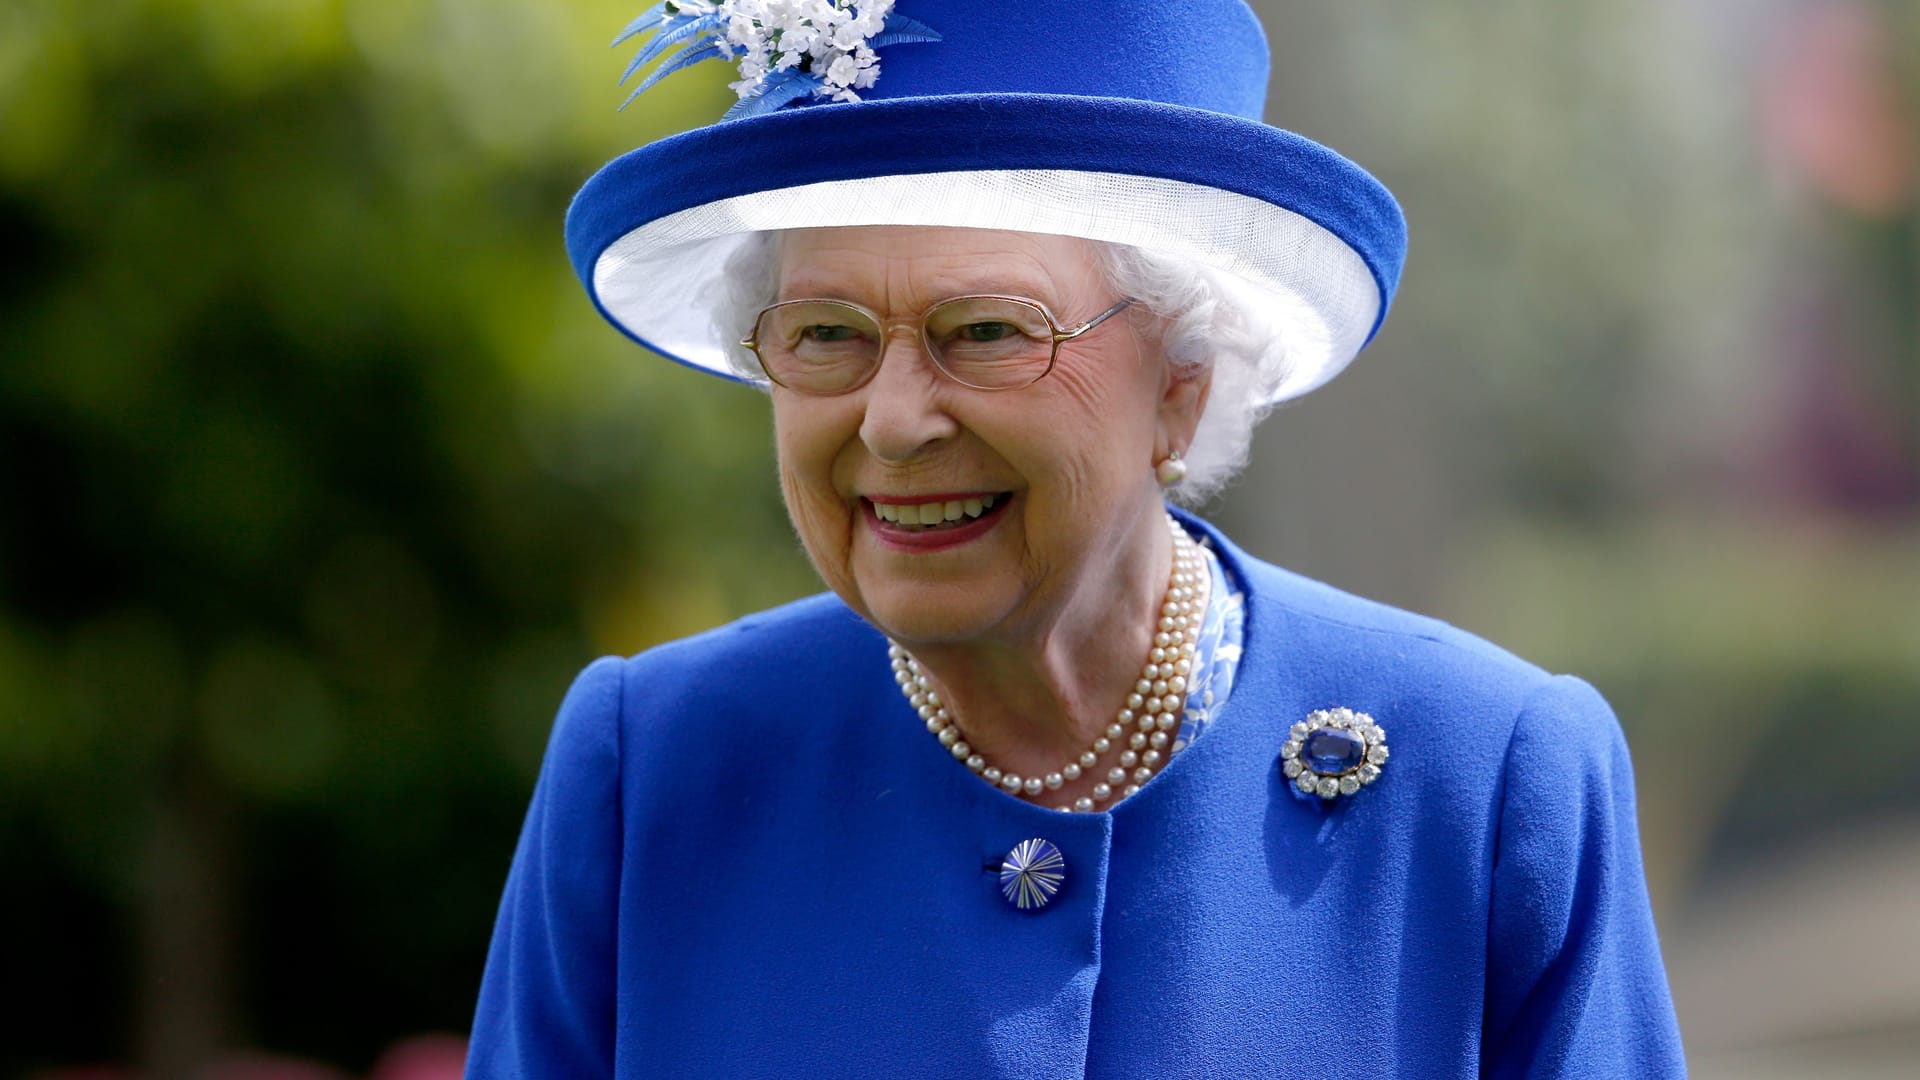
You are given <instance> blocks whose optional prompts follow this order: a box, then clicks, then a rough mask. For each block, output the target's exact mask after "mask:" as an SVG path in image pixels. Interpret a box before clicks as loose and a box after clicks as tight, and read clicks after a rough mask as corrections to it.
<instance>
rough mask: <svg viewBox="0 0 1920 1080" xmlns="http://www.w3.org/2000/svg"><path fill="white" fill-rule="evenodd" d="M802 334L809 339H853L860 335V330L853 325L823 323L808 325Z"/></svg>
mask: <svg viewBox="0 0 1920 1080" xmlns="http://www.w3.org/2000/svg"><path fill="white" fill-rule="evenodd" d="M800 336H801V338H803V339H804V340H807V341H820V342H827V341H852V340H853V339H854V338H857V337H859V336H860V331H858V330H855V329H854V328H853V327H851V326H833V325H828V324H824V323H823V324H820V325H816V326H809V327H807V328H806V329H805V330H802V331H801V332H800Z"/></svg>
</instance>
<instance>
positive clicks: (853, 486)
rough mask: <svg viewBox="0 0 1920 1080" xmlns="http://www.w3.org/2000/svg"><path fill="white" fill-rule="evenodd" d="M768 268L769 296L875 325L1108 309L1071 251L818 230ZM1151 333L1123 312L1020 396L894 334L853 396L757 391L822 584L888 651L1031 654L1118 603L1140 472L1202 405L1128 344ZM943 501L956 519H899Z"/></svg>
mask: <svg viewBox="0 0 1920 1080" xmlns="http://www.w3.org/2000/svg"><path fill="white" fill-rule="evenodd" d="M778 259H779V276H778V280H779V299H782V300H793V299H802V298H832V299H840V300H848V301H852V302H853V303H856V304H859V305H861V306H863V307H866V308H868V309H870V310H872V311H873V312H875V313H877V314H879V315H880V316H881V317H882V318H886V319H903V320H914V319H917V318H918V316H920V315H921V314H922V313H923V312H925V311H926V309H927V308H928V307H929V306H931V305H933V304H935V303H937V302H939V301H941V300H945V299H949V298H951V297H955V296H962V295H967V294H974V293H994V294H1001V295H1009V296H1019V297H1027V298H1031V299H1034V300H1038V301H1040V302H1041V303H1042V304H1044V305H1045V306H1046V308H1047V310H1049V311H1051V312H1052V313H1053V315H1054V317H1055V318H1056V319H1057V320H1059V322H1060V323H1061V325H1062V326H1069V327H1070V326H1077V325H1079V324H1080V323H1082V322H1085V321H1087V320H1089V319H1092V318H1093V317H1094V316H1096V315H1098V314H1099V313H1100V312H1102V311H1105V310H1106V309H1107V308H1109V307H1111V306H1112V305H1113V304H1114V303H1115V302H1116V301H1118V300H1119V299H1120V297H1119V296H1117V295H1115V294H1114V292H1113V289H1112V287H1111V286H1110V285H1108V284H1107V282H1106V280H1105V277H1104V275H1103V274H1102V273H1101V272H1100V270H1099V268H1098V266H1097V264H1096V263H1095V260H1094V252H1093V249H1092V247H1091V245H1090V244H1088V243H1087V242H1086V241H1082V240H1077V239H1073V238H1068V237H1057V236H1042V235H1035V234H1031V233H1014V232H991V231H986V230H973V229H929V228H905V227H863V228H842V229H816V230H806V231H798V232H792V233H789V234H787V235H786V236H785V237H784V238H783V240H782V243H781V244H780V246H779V256H778ZM914 325H916V326H917V323H915V324H914ZM1149 325H1150V323H1149V317H1148V316H1146V315H1145V314H1144V313H1141V312H1138V310H1137V309H1129V310H1128V311H1125V312H1123V313H1122V314H1121V315H1119V316H1117V317H1115V318H1112V319H1110V320H1108V321H1106V322H1104V323H1102V324H1100V325H1099V326H1097V327H1094V328H1093V329H1092V330H1089V331H1088V332H1087V333H1085V334H1084V335H1082V336H1081V337H1079V338H1077V339H1075V340H1073V341H1071V342H1068V343H1066V344H1065V345H1063V346H1062V347H1061V349H1060V355H1059V360H1058V362H1057V363H1056V364H1055V365H1054V368H1053V370H1052V371H1051V372H1050V373H1049V374H1048V375H1047V376H1046V377H1045V378H1043V379H1041V380H1040V381H1038V382H1036V383H1034V384H1033V385H1031V386H1028V387H1025V388H1022V389H1018V390H1002V391H982V390H974V389H970V388H968V387H965V386H962V385H960V384H959V383H956V382H954V381H953V380H951V379H949V378H947V377H946V376H945V375H944V374H942V373H941V372H940V370H939V369H938V368H936V367H935V366H934V364H933V361H932V360H931V359H930V358H929V357H928V356H927V354H926V350H925V347H924V346H923V345H922V343H921V341H920V339H919V337H918V336H917V335H915V334H909V333H906V332H903V331H901V330H899V329H896V330H895V331H894V332H893V333H892V334H891V335H890V336H889V337H888V338H887V341H886V346H885V351H884V354H883V356H882V362H881V364H880V368H879V371H878V372H877V373H876V374H875V375H874V376H873V378H872V380H871V381H870V382H868V383H867V384H866V385H865V386H862V387H861V388H860V389H858V390H855V391H853V392H851V393H847V394H842V395H839V396H835V397H817V396H808V395H804V394H799V393H796V392H794V391H791V390H787V389H785V388H784V387H780V386H775V387H773V389H772V394H773V415H774V427H775V432H776V442H777V446H778V451H779V459H780V482H781V489H782V491H783V493H784V494H785V496H786V501H787V509H788V512H789V513H790V514H791V515H792V517H793V523H794V526H795V528H796V529H798V530H799V534H800V539H801V541H802V543H803V544H805V546H806V549H807V553H808V555H809V556H810V557H811V558H812V560H813V563H814V565H815V566H816V567H817V568H818V569H819V571H820V574H821V576H822V577H823V578H824V579H825V580H826V582H827V584H828V586H829V587H831V588H832V589H833V590H834V592H836V593H838V594H839V595H840V597H841V598H842V599H844V600H845V601H846V602H847V603H848V605H849V606H851V607H852V608H853V609H854V610H855V611H858V612H859V613H860V614H861V615H863V616H864V617H866V618H867V619H868V620H869V621H871V622H873V623H874V624H875V625H877V626H879V627H880V628H881V629H883V630H884V631H886V632H887V633H888V634H890V635H891V636H893V637H894V638H895V639H897V640H900V641H901V642H902V643H905V644H912V643H915V642H923V643H924V642H963V641H976V640H983V639H1004V640H1009V641H1015V640H1021V639H1030V638H1031V637H1032V636H1033V635H1035V634H1039V635H1045V634H1046V633H1048V631H1049V630H1050V628H1051V627H1053V626H1054V625H1056V624H1058V623H1059V622H1060V620H1061V618H1062V616H1063V615H1064V614H1066V613H1067V612H1069V611H1071V610H1080V611H1095V612H1097V611H1098V610H1100V609H1101V607H1102V605H1103V604H1105V603H1107V602H1109V599H1108V598H1111V597H1112V596H1113V595H1115V594H1116V593H1121V592H1124V591H1125V585H1126V583H1125V582H1116V578H1117V576H1118V575H1119V574H1121V573H1123V572H1125V568H1126V567H1128V566H1136V565H1138V564H1139V562H1140V560H1141V558H1142V550H1143V549H1142V545H1143V544H1145V543H1150V542H1151V541H1150V540H1148V539H1147V538H1148V537H1151V535H1152V533H1151V531H1150V530H1152V529H1157V528H1160V527H1161V525H1160V521H1161V518H1160V510H1159V507H1160V496H1159V492H1158V488H1157V486H1156V485H1155V483H1154V481H1153V463H1154V461H1156V460H1157V459H1158V458H1159V457H1161V456H1164V454H1165V453H1166V451H1167V449H1168V448H1169V447H1170V446H1180V447H1184V446H1186V445H1187V444H1188V442H1189V441H1190V440H1191V435H1192V431H1193V425H1194V422H1195V420H1197V418H1198V415H1199V408H1200V405H1201V404H1202V403H1203V402H1204V379H1201V380H1184V381H1175V380H1173V379H1172V378H1171V376H1170V374H1169V372H1168V370H1167V365H1166V364H1165V363H1164V362H1163V360H1162V358H1161V357H1160V355H1159V354H1158V351H1157V349H1155V348H1153V347H1152V346H1151V345H1150V344H1149V343H1148V341H1147V340H1145V338H1144V337H1143V335H1142V334H1141V333H1140V332H1139V330H1140V329H1141V328H1143V327H1148V326H1149ZM955 503H957V504H959V505H958V507H957V508H956V509H958V510H959V512H960V513H959V518H958V520H957V521H947V522H944V523H943V524H939V525H933V526H929V525H925V524H906V523H905V521H903V520H901V519H907V520H914V521H917V520H919V519H920V518H922V517H924V516H925V515H924V514H922V513H920V510H921V508H922V507H930V506H933V505H934V504H942V505H943V506H945V507H951V506H952V504H955ZM988 504H991V505H990V508H989V505H988ZM975 511H978V515H977V516H975Z"/></svg>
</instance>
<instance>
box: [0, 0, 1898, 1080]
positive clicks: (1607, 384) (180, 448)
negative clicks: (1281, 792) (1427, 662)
mask: <svg viewBox="0 0 1920 1080" xmlns="http://www.w3.org/2000/svg"><path fill="white" fill-rule="evenodd" d="M643 6H645V4H644V2H643V0H569V2H565V3H561V2H556V0H0V925H5V926H6V927H7V928H8V933H7V936H6V938H7V939H6V941H5V943H4V945H0V998H3V999H4V1000H5V1001H7V1002H8V1005H7V1007H6V1008H5V1010H4V1012H0V1076H22V1077H34V1078H38V1080H54V1078H58V1080H82V1078H86V1080H132V1078H136V1077H139V1078H171V1077H214V1078H219V1080H247V1078H256V1080H264V1078H286V1080H329V1078H332V1080H339V1078H343V1077H374V1078H376V1080H431V1078H434V1077H445V1076H451V1075H455V1074H456V1073H457V1069H458V1064H459V1061H460V1056H461V1053H462V1048H463V1037H464V1033H465V1029H466V1024H467V1021H468V1018H469V1014H470V1010H471V1007H472V1002H473V998H474V995H475V991H476V988H477V986H478V981H479V976H480V970H481V965H482V962H483V960H484V953H485V947H486V943H487V937H488V933H489V930H490V926H491V921H492V917H493V911H494V905H495V902H496V900H497V896H498V890H499V888H500V885H501V883H502V881H503V879H504V876H505V873H506V868H507V861H508V858H509V856H510V854H511V851H512V848H513V843H514V838H515V835H516V832H517V829H518V825H519V819H520V815H521V813H522V810H523V809H524V806H525V802H526V798H527V796H528V793H529V791H530V789H531V785H532V780H533V777H534V774H535V770H536V769H537V767H538V764H539V757H540V752H541V749H542V747H543V744H544V740H545V737H546V731H547V727H548V725H549V724H550V722H551V719H552V715H553V710H554V708H555V707H556V705H557V704H558V702H559V699H560V695H561V693H562V691H563V690H564V689H565V687H566V685H567V684H568V682H569V681H570V679H571V678H572V676H573V674H574V673H575V671H576V670H577V669H578V668H580V667H581V666H582V665H583V664H585V663H586V662H587V661H588V660H590V659H591V658H593V657H594V656H597V655H599V654H602V653H630V652H633V651H636V650H639V649H643V648H645V647H647V646H649V645H650V644H653V643H655V642H658V641H662V640H665V639H668V638H673V637H677V636H680V635H682V634H685V633H688V632H691V631H694V630H698V629H702V628H704V627H707V626H710V625H712V624H715V623H718V622H721V621H724V620H726V619H728V618H731V617H733V616H736V615H738V614H740V613H743V612H746V611H749V610H753V609H757V608H761V607H765V606H768V605H770V604H774V603H777V602H780V601H783V600H786V599H788V598H791V597H794V596H798V595H801V594H804V593H807V592H811V591H814V590H815V589H816V588H817V585H816V584H815V580H814V577H813V575H812V572H811V570H810V569H809V568H808V566H807V565H806V562H805V560H804V558H803V557H802V556H801V554H800V552H799V550H798V548H797V546H796V543H795V541H794V539H793V537H792V535H791V532H790V530H789V528H788V526H787V524H786V520H785V516H784V513H783V511H782V509H781V506H780V502H779V496H778V492H777V490H776V488H775V485H774V483H773V474H772V469H771V450H770V437H769V434H768V428H767V416H766V405H765V401H764V399H763V398H762V397H761V396H759V395H757V394H755V393H753V392H752V391H749V390H742V389H736V388H731V387H728V386H726V385H723V384H721V383H718V382H716V381H713V380H710V379H708V378H706V377H703V376H699V375H695V374H692V373H690V372H687V371H684V370H682V369H680V368H678V367H677V366H674V365H671V364H666V363H662V362H660V361H658V360H657V359H653V358H650V357H647V356H645V355H643V354H641V353H640V352H638V351H637V350H635V349H634V348H633V347H632V346H630V345H629V344H627V343H626V341H625V339H623V338H621V337H620V336H619V335H618V334H617V333H615V332H614V331H613V330H611V329H610V328H608V327H606V326H605V325H604V324H602V323H601V321H600V320H599V318H598V317H597V316H596V315H595V314H594V312H593V311H592V309H591V307H590V306H589V305H588V303H587V301H586V300H585V298H584V295H583V293H582V292H581V290H580V288H579V286H578V285H577V284H576V282H575V281H574V279H573V277H572V275H571V272H570V271H569V269H568V267H567V264H566V260H565V256H564V253H563V251H562V248H561V243H560V224H561V217H562V214H563V212H564V209H565V206H566V203H567V200H568V198H569V197H570V196H571V194H572V192H573V191H574V190H575V188H576V187H577V186H578V185H579V184H580V183H581V181H583V180H584V179H585V178H586V176H587V175H588V174H589V173H590V172H591V171H592V170H593V169H594V168H595V167H596V166H597V165H599V164H600V163H601V162H603V161H604V160H606V159H608V158H610V157H612V156H613V155H615V154H617V153H619V152H621V151H622V150H625V149H627V148H630V147H633V146H636V145H639V144H641V143H644V142H647V141H649V140H651V139H654V138H656V137H658V136H660V135H662V134H665V133H667V132H670V131H673V130H677V129H680V128H684V127H688V126H692V125H695V124H699V123H704V122H706V121H708V120H709V119H711V118H713V117H715V116H717V115H718V113H719V112H720V111H721V110H722V109H723V108H724V107H725V105H726V103H727V102H728V100H730V95H729V94H728V92H727V91H726V89H725V86H724V84H725V82H726V80H727V77H728V73H727V72H726V71H725V70H724V69H723V68H722V67H720V66H719V65H702V66H701V67H700V68H695V69H691V70H689V71H687V72H685V73H682V74H679V75H676V76H674V77H673V78H671V79H669V80H667V81H666V82H664V83H663V84H661V86H660V87H659V88H657V89H656V90H654V91H651V92H649V94H648V95H647V97H646V98H645V99H643V100H642V102H641V103H639V104H638V105H636V106H635V107H634V108H632V109H629V110H628V111H626V112H624V113H616V112H615V111H614V108H613V106H614V105H615V103H616V102H617V101H618V100H619V97H620V96H621V94H620V92H619V91H617V90H616V88H615V86H614V78H615V76H616V75H617V74H618V72H619V70H620V68H621V67H622V66H623V65H624V62H625V60H626V57H627V52H626V50H620V51H618V52H615V51H610V50H608V48H607V47H606V43H607V41H608V40H609V39H610V38H611V37H612V35H613V33H614V32H615V31H616V30H617V29H618V28H619V27H620V26H621V25H623V24H624V23H625V22H626V20H627V19H628V18H630V17H631V16H632V15H633V14H635V13H636V12H637V10H638V9H639V8H640V7H643ZM1254 6H1255V7H1256V8H1258V9H1260V11H1261V14H1262V17H1263V19H1264V21H1265V23H1266V26H1267V30H1268V36H1269V39H1270V41H1271V43H1272V46H1273V52H1274V66H1273V70H1274V77H1273V85H1272V90H1271V94H1270V98H1269V106H1268V119H1269V120H1270V121H1272V122H1274V123H1277V124H1280V125H1282V126H1285V127H1289V128H1292V129H1295V130H1298V131H1300V132H1302V133H1304V134H1306V135H1308V136H1311V137H1314V138H1317V139H1320V140H1322V141H1325V142H1328V143H1330V144H1332V145H1334V146H1336V147H1338V148H1339V149H1341V150H1342V151H1344V152H1345V153H1347V154H1348V155H1349V156H1351V157H1353V158H1355V159H1356V160H1358V161H1359V162H1360V163H1362V164H1363V165H1365V166H1366V167H1367V168H1369V169H1370V170H1371V171H1373V172H1374V173H1375V174H1376V175H1378V176H1380V177H1381V178H1382V179H1383V180H1384V181H1385V182H1386V183H1387V184H1388V186H1389V187H1391V188H1392V189H1393V190H1394V191H1395V192H1396V193H1397V194H1398V196H1399V197H1400V199H1401V200H1402V201H1403V203H1404V205H1405V207H1406V210H1407V215H1408V218H1409V220H1410V222H1411V228H1412V249H1411V251H1412V254H1411V260H1410V262H1409V264H1408V267H1407V275H1406V278H1405V281H1404V285H1403V289H1402V292H1401V294H1400V297H1399V299H1398V301H1397V303H1396V306H1395V311H1394V315H1393V318H1392V319H1391V321H1389V323H1388V324H1387V326H1386V329H1385V331H1384V332H1383V334H1382V335H1381V337H1380V338H1379V339H1378V341H1377V342H1376V343H1375V344H1374V345H1373V346H1372V348H1371V349H1369V351H1368V352H1367V354H1366V355H1365V356H1363V357H1362V359H1361V361H1360V362H1359V363H1358V364H1357V365H1356V366H1355V367H1354V368H1353V369H1352V370H1351V371H1350V372H1349V373H1348V374H1347V375H1345V376H1343V377H1342V378H1341V379H1339V380H1338V381H1336V382H1335V383H1334V384H1332V385H1331V386H1330V387H1329V388H1327V389H1326V390H1323V391H1321V392H1319V393H1317V394H1314V395H1312V396H1311V397H1310V398H1308V399H1307V400H1305V401H1304V402H1301V403H1298V404H1296V405H1293V406H1291V407H1289V408H1287V409H1285V410H1283V411H1282V412H1280V413H1278V414H1277V415H1275V416H1274V417H1273V418H1272V419H1270V420H1269V421H1268V422H1267V424H1266V425H1265V427H1264V428H1263V429H1262V432H1261V435H1260V438H1259V441H1258V444H1257V446H1256V451H1255V461H1254V464H1253V466H1252V467H1251V468H1250V469H1249V470H1248V472H1247V474H1246V476H1245V477H1244V478H1243V479H1242V480H1241V481H1240V482H1239V483H1238V484H1237V485H1236V486H1235V487H1234V488H1232V489H1231V490H1230V491H1229V492H1228V493H1227V495H1225V496H1224V497H1223V498H1221V499H1220V500H1219V501H1218V502H1217V503H1216V504H1215V506H1214V507H1212V508H1211V514H1212V516H1213V517H1214V518H1215V519H1216V520H1217V521H1219V522H1220V523H1221V524H1222V525H1224V526H1225V527H1226V528H1227V530H1228V531H1229V532H1230V533H1231V534H1233V535H1234V536H1235V537H1236V539H1237V540H1239V542H1241V543H1242V544H1243V545H1245V546H1246V547H1247V548H1249V549H1250V550H1252V551H1253V552H1255V553H1256V554H1259V555H1261V556H1264V557H1266V558H1268V559H1271V560H1273V561H1275V562H1279V563H1282V564H1285V565H1288V566H1291V567H1294V568H1296V569H1299V570H1301V571H1304V572H1306V573H1308V574H1311V575H1313V576H1316V577H1320V578H1323V579H1325V580H1328V581H1330V582H1333V583H1334V584H1336V585H1339V586H1341V587H1343V588H1346V589H1349V590H1352V591H1356V592H1360V593H1363V594H1367V595H1371V596H1374V597H1377V598H1380V599H1383V600H1386V601H1389V602H1392V603H1395V604H1399V605H1402V606H1406V607H1412V608H1416V609H1420V610H1424V611H1427V612H1430V613H1433V614H1436V615H1439V616H1441V617H1443V618H1446V619H1448V620H1449V621H1452V622H1454V623H1456V624H1458V625H1461V626H1463V627H1465V628H1467V629H1469V630H1472V631H1474V632H1477V633H1480V634H1482V635H1485V636H1488V637H1491V638H1493V639H1494V640H1496V641H1499V642H1501V643H1503V644H1505V645H1507V646H1509V647H1511V648H1513V649H1515V650H1516V651H1518V652H1520V653H1522V654H1523V655H1527V656H1529V657H1530V658H1532V659H1535V660H1537V661H1540V662H1541V663H1543V664H1545V665H1547V666H1549V667H1552V668H1555V669H1558V670H1570V671H1576V672H1579V673H1581V674H1584V675H1586V676H1587V677H1589V678H1590V679H1592V680H1593V681H1594V682H1595V683H1596V684H1597V685H1598V686H1599V687H1600V688H1601V689H1602V690H1603V691H1604V692H1605V693H1606V694H1607V695H1608V696H1609V697H1610V699H1611V700H1612V701H1613V703H1614V705H1615V707H1616V709H1617V710H1618V712H1619V713H1620V716H1621V719H1622V721H1623V723H1624V725H1625V726H1626V728H1627V732H1628V737H1629V739H1630V741H1631V743H1632V745H1633V748H1634V752H1635V758H1636V763H1637V768H1638V782H1639V788H1640V808H1641V823H1642V829H1643V833H1644V841H1645V845H1646V849H1647V858H1648V876H1649V879H1650V882H1651V885H1652V887H1653V890H1654V896H1655V902H1656V906H1657V909H1658V915H1659V918H1660V922H1661V926H1662V931H1663V942H1664V947H1665V950H1666V954H1667V958H1668V962H1669V965H1670V969H1671V977H1672V981H1673V987H1674V992H1675V996H1676V999H1677V1002H1678V1006H1679V1009H1680V1019H1681V1024H1682V1028H1683V1030H1684V1032H1685V1034H1686V1037H1687V1041H1688V1045H1689V1051H1690V1055H1691V1058H1692V1063H1693V1069H1694V1073H1695V1075H1696V1076H1699V1077H1704V1078H1709V1080H1711V1078H1719V1077H1743V1078H1760V1080H1767V1078H1775V1077H1780V1078H1785V1077H1810V1076H1819V1077H1822V1078H1823V1080H1849V1078H1856V1077H1858V1078H1866V1077H1894V1076H1899V1077H1909V1076H1913V1075H1916V1072H1917V1071H1920V783H1917V782H1916V781H1920V722H1917V721H1920V318H1917V317H1916V311H1917V310H1920V305H1917V304H1916V301H1917V300H1920V202H1917V199H1920V176H1917V175H1916V167H1917V164H1920V160H1917V159H1920V11H1917V10H1916V5H1913V4H1909V3H1894V2H1892V0H1740V2H1735V0H1555V2H1553V3H1540V2H1538V0H1475V2H1466V0H1453V2H1437V3H1423V4H1402V3H1391V4H1390V3H1384V2H1378V0H1350V2H1347V3H1343V4H1317V5H1306V4H1281V3H1277V2H1264V3H1263V2H1256V3H1255V5H1254Z"/></svg>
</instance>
